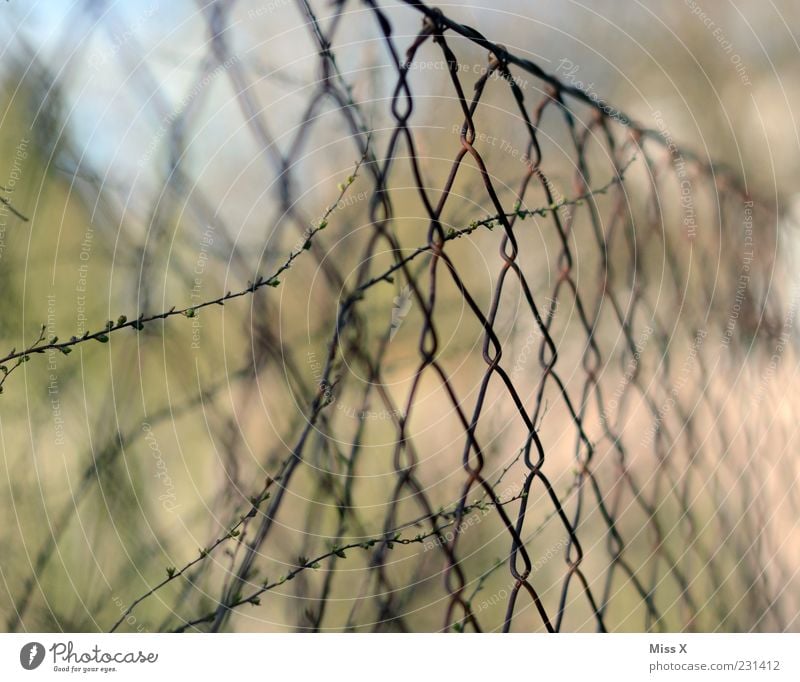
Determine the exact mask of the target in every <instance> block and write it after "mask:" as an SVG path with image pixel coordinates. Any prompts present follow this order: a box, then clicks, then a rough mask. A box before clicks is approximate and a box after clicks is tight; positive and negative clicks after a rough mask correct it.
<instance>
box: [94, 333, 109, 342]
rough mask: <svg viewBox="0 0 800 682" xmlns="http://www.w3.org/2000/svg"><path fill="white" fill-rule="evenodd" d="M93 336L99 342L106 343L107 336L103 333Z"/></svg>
mask: <svg viewBox="0 0 800 682" xmlns="http://www.w3.org/2000/svg"><path fill="white" fill-rule="evenodd" d="M94 338H95V339H97V340H98V341H99V342H100V343H108V337H107V336H106V335H105V334H98V335H97V336H95V337H94Z"/></svg>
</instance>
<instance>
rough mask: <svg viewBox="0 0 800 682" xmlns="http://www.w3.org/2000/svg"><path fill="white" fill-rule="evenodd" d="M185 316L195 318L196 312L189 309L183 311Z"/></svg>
mask: <svg viewBox="0 0 800 682" xmlns="http://www.w3.org/2000/svg"><path fill="white" fill-rule="evenodd" d="M183 314H184V315H186V317H194V316H195V314H196V311H195V309H194V308H187V309H186V310H184V311H183Z"/></svg>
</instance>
